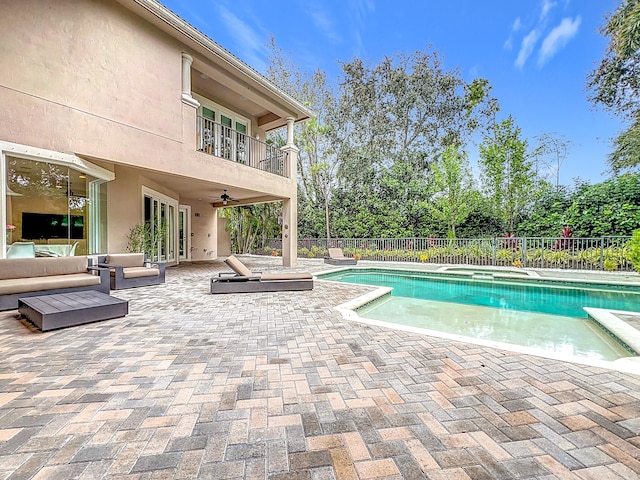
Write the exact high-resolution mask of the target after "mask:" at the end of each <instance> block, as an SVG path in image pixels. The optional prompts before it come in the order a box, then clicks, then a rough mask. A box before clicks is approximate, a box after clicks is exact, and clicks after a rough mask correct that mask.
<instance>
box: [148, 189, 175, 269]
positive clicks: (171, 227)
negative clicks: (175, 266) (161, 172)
mask: <svg viewBox="0 0 640 480" xmlns="http://www.w3.org/2000/svg"><path fill="white" fill-rule="evenodd" d="M142 191H143V192H142V193H143V215H144V223H145V227H146V229H147V232H148V237H149V239H148V244H149V245H148V250H149V251H148V252H147V255H148V256H149V257H150V259H151V260H153V261H165V262H175V261H176V260H177V258H176V250H177V247H178V242H177V233H178V224H177V216H178V215H177V212H178V202H176V201H175V200H174V199H172V198H169V197H167V196H165V195H162V194H161V193H158V192H155V191H153V190H151V189H149V188H146V187H143V188H142Z"/></svg>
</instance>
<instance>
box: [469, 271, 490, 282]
mask: <svg viewBox="0 0 640 480" xmlns="http://www.w3.org/2000/svg"><path fill="white" fill-rule="evenodd" d="M471 278H477V279H479V280H482V279H484V280H493V273H491V272H473V275H471Z"/></svg>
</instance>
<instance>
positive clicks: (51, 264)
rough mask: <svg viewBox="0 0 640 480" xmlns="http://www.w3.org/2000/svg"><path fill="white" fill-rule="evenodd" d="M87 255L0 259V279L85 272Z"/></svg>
mask: <svg viewBox="0 0 640 480" xmlns="http://www.w3.org/2000/svg"><path fill="white" fill-rule="evenodd" d="M87 266H88V260H87V257H84V256H80V257H43V258H40V257H37V258H3V259H0V280H6V279H11V278H15V279H22V278H31V277H46V276H50V275H66V274H74V273H87Z"/></svg>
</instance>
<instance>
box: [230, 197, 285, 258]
mask: <svg viewBox="0 0 640 480" xmlns="http://www.w3.org/2000/svg"><path fill="white" fill-rule="evenodd" d="M280 209H281V207H280V205H278V204H277V203H263V204H256V205H246V206H239V207H227V208H223V209H221V210H220V216H221V217H222V218H226V219H227V223H226V224H225V227H224V229H225V231H226V232H228V233H229V234H230V235H231V249H232V251H233V252H234V253H251V252H252V251H253V249H254V248H256V247H264V246H265V244H266V242H267V240H268V239H270V238H273V237H274V236H276V235H277V234H278V233H279V232H280V225H278V214H279V213H280V211H281V210H280Z"/></svg>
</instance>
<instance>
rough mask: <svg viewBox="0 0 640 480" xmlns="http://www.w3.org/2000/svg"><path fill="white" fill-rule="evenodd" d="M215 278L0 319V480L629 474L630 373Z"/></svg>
mask: <svg viewBox="0 0 640 480" xmlns="http://www.w3.org/2000/svg"><path fill="white" fill-rule="evenodd" d="M244 260H245V261H246V263H247V264H248V265H249V267H250V268H252V269H254V270H262V271H265V270H282V267H281V266H278V264H277V263H275V262H274V261H272V260H271V259H260V258H255V257H247V258H245V259H244ZM276 261H278V262H279V259H276ZM324 269H325V266H324V265H323V264H322V263H321V261H315V262H306V263H304V264H303V265H301V266H300V267H298V270H314V271H320V270H324ZM220 270H226V269H225V268H224V267H223V264H222V263H221V262H210V263H198V264H193V265H189V266H179V267H175V268H170V269H168V271H167V283H166V284H164V285H160V286H153V287H141V288H136V289H130V290H123V291H118V292H114V295H115V296H117V297H120V298H124V299H126V300H129V302H130V304H129V311H130V313H129V315H128V316H127V317H125V318H120V319H115V320H108V321H105V322H99V323H94V324H88V325H82V326H78V327H73V328H68V329H63V330H56V331H52V332H47V333H41V332H39V331H38V330H37V329H35V328H33V327H32V326H30V325H29V324H28V323H27V322H26V321H24V320H21V319H19V318H17V312H16V311H11V312H0V479H11V480H14V479H31V478H34V479H39V480H40V479H72V478H73V479H76V478H78V479H101V478H122V479H192V478H194V479H195V478H202V479H263V478H270V479H273V480H303V479H304V480H306V479H309V480H323V479H360V480H366V479H400V478H405V479H433V480H435V479H448V480H450V479H505V480H506V479H523V478H541V479H552V478H558V479H577V480H579V479H585V480H586V479H598V480H602V479H626V480H628V479H633V478H640V377H637V376H633V375H629V374H623V373H618V372H614V371H607V370H602V369H598V368H593V367H585V366H582V365H577V364H571V363H566V362H561V361H556V360H549V359H544V358H539V357H534V356H527V355H522V354H517V353H512V352H505V351H500V350H496V349H492V348H486V347H478V346H476V345H470V344H466V343H459V342H452V341H450V340H445V339H439V338H433V337H425V336H421V335H414V334H409V333H406V332H398V331H394V330H388V329H384V328H380V327H372V326H368V325H364V324H358V323H352V322H349V321H346V320H343V319H342V317H341V316H340V315H339V313H337V312H336V311H335V310H334V307H335V306H337V305H339V304H341V303H344V302H346V301H348V300H350V299H352V298H354V297H355V296H357V295H359V294H361V293H364V292H366V291H369V288H368V287H362V286H355V285H340V284H335V283H329V282H316V285H315V288H314V290H313V291H309V292H277V293H258V294H256V293H253V294H230V295H210V294H209V293H208V286H209V283H208V278H209V277H210V276H211V275H214V274H216V273H217V272H218V271H220Z"/></svg>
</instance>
